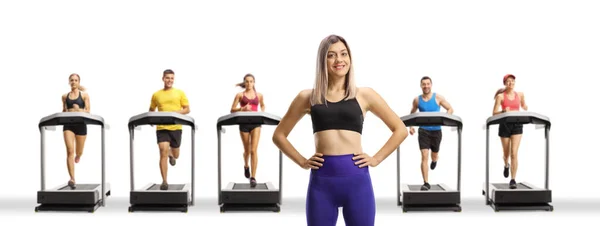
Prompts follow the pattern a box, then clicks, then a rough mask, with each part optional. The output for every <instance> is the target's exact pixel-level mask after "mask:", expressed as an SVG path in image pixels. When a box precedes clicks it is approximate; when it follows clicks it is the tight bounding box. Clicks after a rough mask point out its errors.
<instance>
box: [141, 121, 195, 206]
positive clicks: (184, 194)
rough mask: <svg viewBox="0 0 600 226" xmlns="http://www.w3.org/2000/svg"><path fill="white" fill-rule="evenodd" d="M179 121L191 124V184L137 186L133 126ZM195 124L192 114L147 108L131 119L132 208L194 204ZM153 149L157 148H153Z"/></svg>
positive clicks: (175, 122)
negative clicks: (148, 110)
mask: <svg viewBox="0 0 600 226" xmlns="http://www.w3.org/2000/svg"><path fill="white" fill-rule="evenodd" d="M173 124H179V125H184V126H190V127H191V129H192V130H191V133H192V137H191V142H192V147H191V152H192V154H191V157H190V158H191V161H192V182H191V184H189V183H186V184H169V189H168V190H160V185H161V184H162V183H149V184H147V185H146V186H144V187H141V188H138V189H136V188H135V184H134V170H133V149H134V148H133V144H134V130H139V129H140V126H143V125H173ZM195 132H196V124H195V122H194V119H193V118H192V117H190V116H187V115H183V114H179V113H176V112H146V113H142V114H139V115H136V116H133V117H131V118H130V119H129V138H130V139H129V150H130V178H131V191H130V193H129V203H130V204H131V206H129V212H135V211H180V212H184V213H187V211H188V206H193V205H194V182H195V181H194V158H195V157H194V154H195V151H194V150H195V143H196V142H195V139H194V135H195ZM153 153H154V152H153Z"/></svg>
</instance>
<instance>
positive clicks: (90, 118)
mask: <svg viewBox="0 0 600 226" xmlns="http://www.w3.org/2000/svg"><path fill="white" fill-rule="evenodd" d="M82 123H83V124H86V125H99V126H102V127H104V126H105V124H104V118H102V116H99V115H94V114H90V113H87V112H58V113H54V114H51V115H48V116H46V117H43V118H42V119H40V122H39V124H38V127H39V128H40V129H41V128H43V127H46V126H64V125H72V124H82Z"/></svg>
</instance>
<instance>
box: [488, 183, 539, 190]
mask: <svg viewBox="0 0 600 226" xmlns="http://www.w3.org/2000/svg"><path fill="white" fill-rule="evenodd" d="M492 185H494V187H496V189H497V190H500V189H502V190H512V188H510V186H509V184H508V183H494V184H492ZM515 189H532V188H531V187H529V186H527V185H524V184H523V183H517V188H515Z"/></svg>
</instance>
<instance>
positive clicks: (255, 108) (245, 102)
mask: <svg viewBox="0 0 600 226" xmlns="http://www.w3.org/2000/svg"><path fill="white" fill-rule="evenodd" d="M254 93H255V97H254V99H248V97H246V95H245V94H242V101H240V105H241V106H242V107H244V106H246V105H248V104H250V107H251V108H252V111H258V95H256V92H254Z"/></svg>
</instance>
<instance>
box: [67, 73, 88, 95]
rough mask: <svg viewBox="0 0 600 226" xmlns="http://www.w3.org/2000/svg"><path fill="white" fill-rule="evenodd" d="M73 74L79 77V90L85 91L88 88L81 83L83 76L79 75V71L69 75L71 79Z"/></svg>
mask: <svg viewBox="0 0 600 226" xmlns="http://www.w3.org/2000/svg"><path fill="white" fill-rule="evenodd" d="M73 76H77V78H78V79H79V86H78V87H77V89H79V91H85V90H86V89H85V87H83V86H82V85H81V77H79V75H78V74H77V73H73V74H71V75H69V79H71V77H73Z"/></svg>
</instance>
